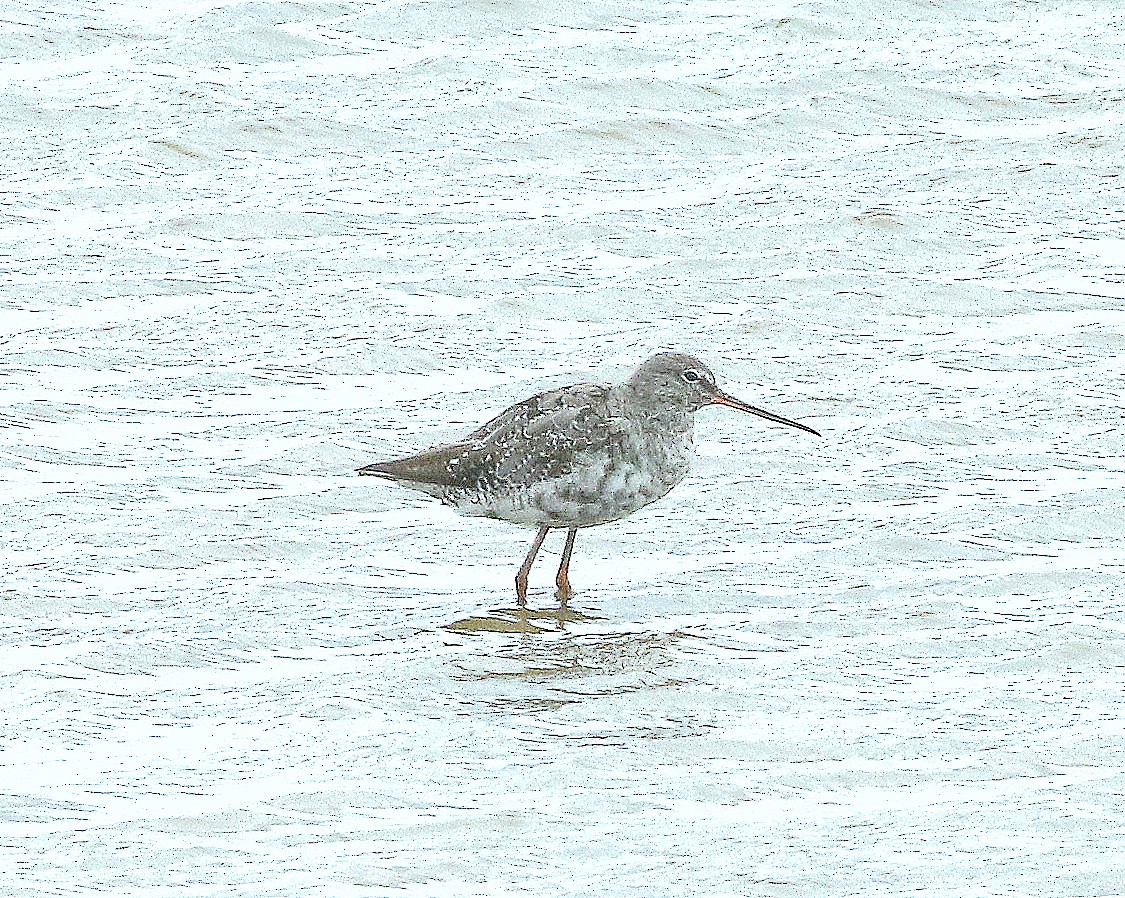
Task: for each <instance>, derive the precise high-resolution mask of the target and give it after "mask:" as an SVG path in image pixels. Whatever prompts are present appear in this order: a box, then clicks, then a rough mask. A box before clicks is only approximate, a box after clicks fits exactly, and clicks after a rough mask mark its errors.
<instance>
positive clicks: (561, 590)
mask: <svg viewBox="0 0 1125 898" xmlns="http://www.w3.org/2000/svg"><path fill="white" fill-rule="evenodd" d="M577 535H578V528H577V527H571V528H570V529H569V530H568V531H567V532H566V545H565V546H563V553H562V563H561V564H560V565H559V572H558V574H557V575H556V576H555V586H557V587H558V591H557V592H556V593H555V598H556V599H558V600H559V604H561V605H565V604H566V600H567V599H569V598H570V577H569V574H570V553H571V552H573V551H574V537H576V536H577Z"/></svg>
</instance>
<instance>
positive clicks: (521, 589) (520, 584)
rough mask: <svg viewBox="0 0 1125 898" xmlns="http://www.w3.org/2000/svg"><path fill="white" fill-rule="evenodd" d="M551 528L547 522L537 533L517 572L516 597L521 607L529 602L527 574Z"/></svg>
mask: <svg viewBox="0 0 1125 898" xmlns="http://www.w3.org/2000/svg"><path fill="white" fill-rule="evenodd" d="M549 529H550V528H549V527H548V526H547V525H546V524H544V525H543V526H542V527H540V528H539V532H538V533H537V534H535V540H534V541H533V542H532V544H531V548H530V549H529V550H528V552H527V557H526V558H525V559H524V560H523V565H522V566H521V567H520V569H519V573H518V574H516V599H517V601H518V602H519V603H520V607H521V608H522V607H523V606H524V605H526V604H527V576H528V574H530V573H531V565H532V564H534V563H535V556H536V555H537V554H538V553H539V547H540V546H541V545H543V540H545V539H546V538H547V531H548V530H549Z"/></svg>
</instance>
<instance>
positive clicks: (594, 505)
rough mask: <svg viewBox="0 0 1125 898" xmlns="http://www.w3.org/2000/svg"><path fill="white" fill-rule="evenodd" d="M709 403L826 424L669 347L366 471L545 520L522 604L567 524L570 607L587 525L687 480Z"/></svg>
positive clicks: (487, 508)
mask: <svg viewBox="0 0 1125 898" xmlns="http://www.w3.org/2000/svg"><path fill="white" fill-rule="evenodd" d="M709 405H720V406H725V407H727V408H732V409H736V410H738V411H740V412H748V413H749V414H752V415H756V416H758V417H759V418H764V419H765V420H767V421H771V422H773V423H775V424H784V425H787V426H789V427H796V428H797V429H799V430H803V431H805V432H806V433H810V434H813V435H814V436H818V437H819V436H820V434H819V433H818V432H817V431H815V430H813V429H812V428H811V427H809V426H807V425H805V424H801V423H799V422H797V421H792V420H790V419H789V418H783V417H781V416H780V415H775V414H773V413H772V412H767V411H765V410H763V409H760V408H756V407H754V406H752V405H747V404H746V403H745V402H742V401H741V400H739V399H735V398H734V397H733V396H730V395H728V394H727V393H724V392H723V391H722V390H721V389H719V387H718V384H717V382H716V378H715V375H714V373H713V372H712V371H711V369H710V368H708V367H707V365H705V364H704V363H703V362H701V361H700V360H699V359H697V358H695V357H694V356H691V355H686V354H684V353H679V352H660V353H657V354H655V355H653V356H651V357H650V358H649V359H647V360H646V361H645V362H643V363H642V364H641V365H640V366H639V367H638V368H637V369H636V371H635V372H634V373H633V375H632V376H631V377H630V378H629V379H628V380H625V381H623V382H621V383H615V384H601V383H579V384H574V385H572V386H567V387H562V388H560V389H555V390H548V391H547V392H545V393H539V394H538V395H535V396H532V397H530V398H529V399H525V400H523V401H522V402H518V403H516V404H515V405H513V406H512V407H511V408H509V409H507V410H505V411H503V412H501V413H500V414H499V415H497V416H496V417H495V418H493V419H492V420H490V421H488V422H487V423H486V424H482V425H481V426H480V427H478V428H477V429H476V430H474V431H473V432H472V433H470V434H469V435H468V436H466V437H465V438H464V439H461V440H459V441H457V442H455V443H448V444H443V445H439V446H435V447H434V448H432V449H427V450H425V451H424V452H419V453H417V454H415V455H408V456H406V457H404V458H396V459H392V460H390V461H381V462H375V463H373V464H369V465H364V466H363V467H361V468H357V469H356V471H357V473H359V474H362V475H368V476H375V477H382V478H384V479H387V480H391V481H395V482H397V483H400V484H402V485H403V486H406V487H410V488H413V489H416V490H421V491H422V492H423V493H427V494H429V495H430V496H433V497H435V498H437V499H440V500H441V501H442V502H443V503H445V504H446V505H451V506H453V507H454V508H456V509H457V510H458V511H461V512H463V513H465V514H469V515H475V516H482V517H488V518H498V519H500V520H504V521H510V522H512V523H515V524H522V525H527V526H532V527H536V528H538V531H537V533H536V535H535V539H534V540H533V541H532V543H531V548H530V549H529V550H528V553H527V556H526V557H525V558H524V561H523V564H522V565H521V566H520V568H519V571H518V572H517V573H516V598H517V601H518V603H519V605H520V607H521V608H522V607H525V606H526V604H527V585H528V577H529V575H530V573H531V567H532V565H533V564H534V563H535V556H536V555H537V554H538V552H539V549H540V547H541V546H542V545H543V541H544V539H546V537H547V534H548V533H549V532H550V531H551V530H566V543H565V545H564V546H563V552H562V560H561V563H560V565H559V569H558V573H557V574H556V576H555V586H556V593H555V598H556V599H558V600H559V603H560V606H561V607H565V606H566V603H567V600H568V599H569V598H570V597H571V595H572V592H573V590H572V589H571V585H570V575H569V574H570V558H571V553H572V552H573V550H574V540H575V537H576V536H577V534H578V531H579V530H582V529H584V528H586V527H595V526H598V525H599V524H608V523H609V522H611V521H617V520H620V519H621V518H624V517H627V516H629V515H631V514H633V513H634V512H635V511H637V510H639V509H641V508H644V507H645V506H646V505H649V504H650V503H652V502H655V501H656V500H657V499H660V498H662V497H663V496H665V495H667V494H668V492H669V491H671V489H672V488H673V487H674V486H676V484H678V483H679V482H680V481H681V480H683V479H684V478H685V477H686V476H687V474H688V471H689V469H690V467H691V459H692V454H693V453H692V447H693V437H692V430H693V425H694V418H695V413H696V412H698V411H699V410H700V409H702V408H704V407H706V406H709Z"/></svg>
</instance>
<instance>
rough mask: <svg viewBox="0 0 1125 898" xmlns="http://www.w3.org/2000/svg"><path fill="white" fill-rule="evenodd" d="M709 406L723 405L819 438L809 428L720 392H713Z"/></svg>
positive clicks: (817, 434) (816, 433) (815, 432)
mask: <svg viewBox="0 0 1125 898" xmlns="http://www.w3.org/2000/svg"><path fill="white" fill-rule="evenodd" d="M711 404H712V405H725V406H726V407H727V408H733V409H737V410H738V411H740V412H749V413H750V414H751V415H757V416H758V417H759V418H765V419H766V420H767V421H773V423H774V424H788V425H789V426H790V427H796V428H797V429H798V430H803V431H804V432H805V433H811V434H812V435H813V436H815V437H818V436H820V434H819V433H818V432H817V431H815V430H813V429H812V428H811V427H806V426H805V425H804V424H799V423H798V422H796V421H790V420H789V419H788V418H783V417H781V415H775V414H774V413H773V412H767V411H766V410H765V409H760V408H754V406H752V405H747V404H746V403H745V402H742V401H740V400H738V399H735V398H734V397H733V396H728V395H727V394H726V393H724V392H723V391H722V390H716V391H715V395H714V396H712V397H711Z"/></svg>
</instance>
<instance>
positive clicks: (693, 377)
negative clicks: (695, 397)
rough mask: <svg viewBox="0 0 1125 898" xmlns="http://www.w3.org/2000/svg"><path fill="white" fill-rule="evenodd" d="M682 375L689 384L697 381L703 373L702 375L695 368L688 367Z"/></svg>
mask: <svg viewBox="0 0 1125 898" xmlns="http://www.w3.org/2000/svg"><path fill="white" fill-rule="evenodd" d="M682 376H683V379H684V380H686V381H687V382H688V383H689V384H693V383H696V382H697V381H698V380H699V378H700V377H701V376H702V375H700V373H699V372H698V371H696V370H695V369H694V368H688V369H687V371H685V372H684V373H683V375H682Z"/></svg>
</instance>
